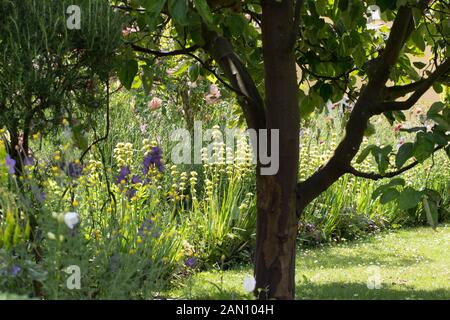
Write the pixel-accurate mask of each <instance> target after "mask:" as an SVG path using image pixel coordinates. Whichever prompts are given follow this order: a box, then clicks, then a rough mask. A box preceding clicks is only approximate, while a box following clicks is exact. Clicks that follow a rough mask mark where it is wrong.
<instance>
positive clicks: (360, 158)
mask: <svg viewBox="0 0 450 320" xmlns="http://www.w3.org/2000/svg"><path fill="white" fill-rule="evenodd" d="M373 148H376V146H375V145H374V144H371V145H369V146H367V147H366V148H365V149H363V151H361V153H360V154H359V156H358V158H357V159H356V163H362V162H363V161H364V160H365V159H366V158H367V156H368V155H369V153H370V152H371V151H372V149H373Z"/></svg>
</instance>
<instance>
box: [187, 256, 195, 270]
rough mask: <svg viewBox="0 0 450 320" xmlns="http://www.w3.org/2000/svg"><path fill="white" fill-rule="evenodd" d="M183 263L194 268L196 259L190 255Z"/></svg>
mask: <svg viewBox="0 0 450 320" xmlns="http://www.w3.org/2000/svg"><path fill="white" fill-rule="evenodd" d="M184 264H185V265H186V266H187V267H189V268H194V267H195V266H196V264H197V260H196V259H195V258H193V257H190V258H188V259H186V261H185V262H184Z"/></svg>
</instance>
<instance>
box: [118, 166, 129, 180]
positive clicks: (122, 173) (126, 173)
mask: <svg viewBox="0 0 450 320" xmlns="http://www.w3.org/2000/svg"><path fill="white" fill-rule="evenodd" d="M130 174H131V170H130V168H129V167H128V166H123V167H122V168H120V172H119V175H118V176H117V183H118V184H121V183H122V181H125V182H126V181H127V177H128V176H129V175H130Z"/></svg>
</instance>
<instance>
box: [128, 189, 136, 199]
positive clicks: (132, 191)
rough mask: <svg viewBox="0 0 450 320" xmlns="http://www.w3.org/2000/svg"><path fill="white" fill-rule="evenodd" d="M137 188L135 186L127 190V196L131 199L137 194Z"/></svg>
mask: <svg viewBox="0 0 450 320" xmlns="http://www.w3.org/2000/svg"><path fill="white" fill-rule="evenodd" d="M136 192H137V190H136V189H135V188H131V189H130V190H128V191H127V197H128V199H129V200H131V199H132V198H133V197H134V196H135V195H136Z"/></svg>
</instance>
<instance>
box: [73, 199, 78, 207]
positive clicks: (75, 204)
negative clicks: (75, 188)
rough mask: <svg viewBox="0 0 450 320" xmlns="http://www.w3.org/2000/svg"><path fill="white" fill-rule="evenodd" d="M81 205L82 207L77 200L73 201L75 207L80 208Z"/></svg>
mask: <svg viewBox="0 0 450 320" xmlns="http://www.w3.org/2000/svg"><path fill="white" fill-rule="evenodd" d="M79 205H80V203H79V202H78V201H77V200H73V202H72V206H73V207H78V206H79Z"/></svg>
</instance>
